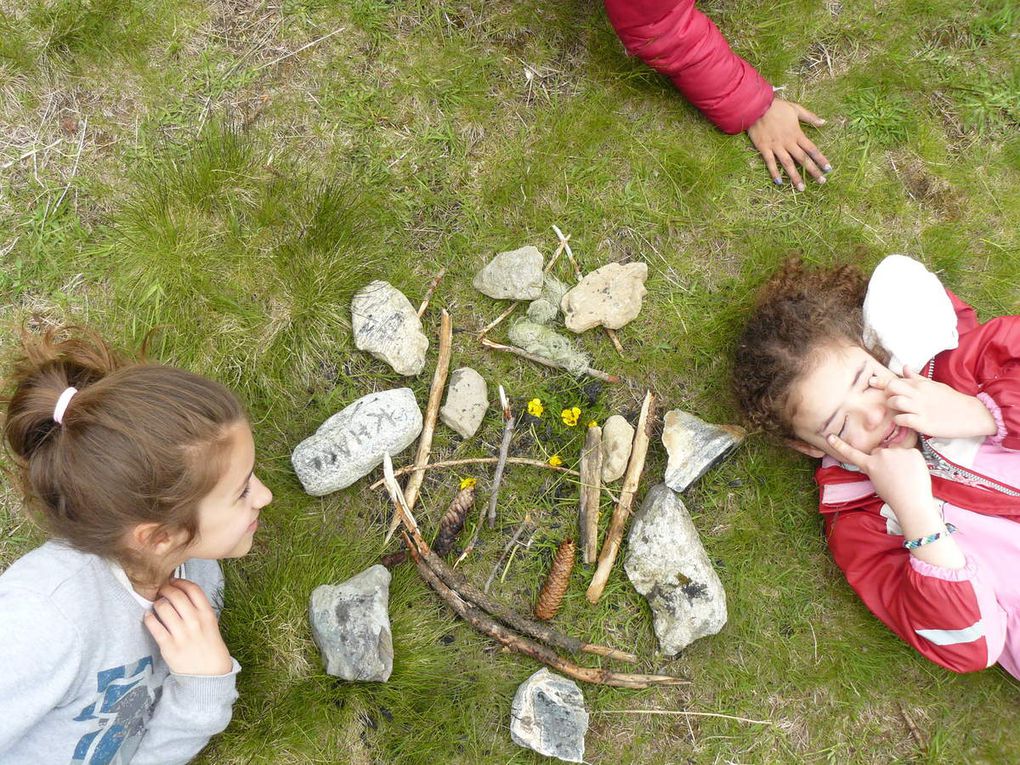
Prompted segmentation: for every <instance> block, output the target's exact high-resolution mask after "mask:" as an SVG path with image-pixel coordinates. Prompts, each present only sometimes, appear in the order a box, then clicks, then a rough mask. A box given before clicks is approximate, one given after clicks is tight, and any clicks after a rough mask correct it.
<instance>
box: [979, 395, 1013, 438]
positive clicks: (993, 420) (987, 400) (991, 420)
mask: <svg viewBox="0 0 1020 765" xmlns="http://www.w3.org/2000/svg"><path fill="white" fill-rule="evenodd" d="M974 398H975V399H976V400H977V401H978V402H979V403H980V404H981V406H980V407H978V409H980V410H981V414H980V416H981V417H982V419H983V420H984V421H985V423H986V426H985V432H982V433H981V434H980V435H982V436H990V437H991V438H992V440H993V441H996V442H999V441H1002V439H1003V438H1005V437H1006V423H1005V422H1004V421H1003V419H1002V410H1001V409H999V405H998V404H996V403H995V399H993V398H992V397H991V396H989V395H988V394H987V393H985V392H984V391H982V392H981V393H978V394H977V395H976V396H974Z"/></svg>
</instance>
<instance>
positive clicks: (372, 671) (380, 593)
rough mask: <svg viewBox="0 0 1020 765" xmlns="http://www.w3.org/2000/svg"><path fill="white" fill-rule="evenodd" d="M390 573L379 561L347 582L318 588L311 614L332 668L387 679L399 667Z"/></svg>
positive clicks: (345, 674) (347, 676) (346, 675)
mask: <svg viewBox="0 0 1020 765" xmlns="http://www.w3.org/2000/svg"><path fill="white" fill-rule="evenodd" d="M389 587H390V572H389V571H387V570H386V567H385V566H380V565H378V564H377V565H375V566H372V567H371V568H369V569H366V570H365V571H362V572H361V573H360V574H358V575H356V576H353V577H351V578H350V579H348V580H347V581H346V582H343V583H342V584H337V585H330V584H323V585H320V586H319V587H316V588H315V589H314V590H312V597H311V602H310V604H309V606H308V618H309V622H310V623H311V627H312V638H313V639H314V640H315V644H316V645H317V646H318V647H319V651H320V652H321V653H322V661H323V664H324V665H325V667H326V673H327V674H330V675H333V676H334V677H342V678H343V679H344V680H357V681H362V682H365V681H371V682H386V681H387V680H388V679H389V677H390V673H391V672H392V671H393V633H392V632H391V631H390V616H389V600H390V590H389Z"/></svg>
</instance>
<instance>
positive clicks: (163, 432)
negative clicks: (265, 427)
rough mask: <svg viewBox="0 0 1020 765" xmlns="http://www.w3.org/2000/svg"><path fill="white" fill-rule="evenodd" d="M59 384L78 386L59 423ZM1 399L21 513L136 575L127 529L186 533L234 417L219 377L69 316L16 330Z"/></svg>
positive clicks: (217, 470) (236, 406)
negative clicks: (62, 325)
mask: <svg viewBox="0 0 1020 765" xmlns="http://www.w3.org/2000/svg"><path fill="white" fill-rule="evenodd" d="M68 387H74V388H77V389H78V392H77V393H75V394H74V396H73V398H72V399H71V401H70V403H69V404H68V407H67V409H66V411H65V413H64V416H63V418H62V422H63V424H58V423H57V422H56V421H54V419H53V411H54V407H55V406H56V403H57V400H58V399H59V397H60V395H61V393H63V391H64V390H65V389H67V388H68ZM2 403H3V404H4V408H5V412H4V422H3V434H4V442H5V445H6V447H7V450H8V452H9V454H10V455H11V457H12V461H13V463H14V466H15V472H16V476H17V479H18V482H19V483H20V485H21V490H22V493H23V495H24V497H25V501H26V505H27V506H28V508H29V510H30V511H31V512H32V514H33V515H34V516H35V517H36V518H37V519H38V520H39V521H40V522H41V524H42V526H43V527H44V528H45V529H46V530H47V532H48V533H49V534H50V535H51V536H53V537H56V538H60V539H63V540H66V541H67V542H69V543H70V544H71V545H73V546H74V547H76V548H78V549H79V550H82V551H84V552H89V553H95V554H97V555H102V556H105V557H108V558H113V559H115V560H117V561H119V562H120V563H121V564H122V565H124V567H125V568H127V569H128V570H129V571H131V572H132V573H133V574H134V575H141V576H143V577H145V576H150V575H153V574H152V561H145V560H142V559H140V558H139V556H138V555H137V554H136V553H134V552H132V550H131V548H130V547H129V546H128V545H127V543H126V542H127V534H128V532H129V531H130V530H131V529H133V528H134V527H135V526H137V525H138V524H142V523H156V524H159V526H160V527H161V528H163V529H166V530H168V531H179V530H184V531H185V532H186V534H187V537H186V539H187V541H188V542H190V541H191V540H192V539H194V536H195V534H196V533H197V530H198V517H197V508H198V503H199V501H200V500H201V499H202V498H203V497H204V496H206V495H207V494H208V493H209V492H210V491H211V490H212V488H213V487H214V486H215V485H216V482H217V481H218V480H219V478H220V476H221V475H222V471H223V470H224V469H225V464H226V463H225V458H226V448H227V446H228V443H229V429H230V427H231V426H232V425H235V424H236V423H239V422H243V421H244V420H245V413H244V410H243V408H242V407H241V404H240V402H238V400H237V398H236V397H235V396H234V395H233V394H232V393H231V392H230V391H228V390H227V389H226V388H225V387H223V386H222V385H220V384H219V383H216V382H213V381H211V380H208V379H206V378H204V377H200V376H199V375H195V374H192V373H190V372H186V371H184V370H181V369H176V368H174V367H168V366H163V365H161V364H156V363H152V362H149V361H147V360H145V359H144V358H136V359H131V358H128V357H125V356H123V355H121V354H118V353H116V352H115V351H113V350H111V349H110V348H109V347H108V346H107V345H106V343H104V342H103V341H102V340H101V339H100V338H98V337H97V336H95V335H93V334H92V333H90V332H88V331H86V330H83V329H80V328H68V329H60V330H49V331H47V332H46V333H44V334H42V335H32V334H29V333H27V332H23V333H22V343H21V348H20V350H19V352H18V354H17V356H16V358H15V359H14V361H13V365H12V371H11V374H10V376H9V378H8V380H7V384H6V390H5V396H4V398H3V400H2ZM186 543H187V542H186ZM142 572H144V573H142Z"/></svg>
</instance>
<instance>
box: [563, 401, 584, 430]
mask: <svg viewBox="0 0 1020 765" xmlns="http://www.w3.org/2000/svg"><path fill="white" fill-rule="evenodd" d="M580 416H581V410H580V409H579V408H578V407H576V406H575V407H572V408H570V409H564V410H563V411H562V412H560V419H561V420H563V424H564V425H569V426H570V427H574V426H575V425H576V424H577V418H578V417H580Z"/></svg>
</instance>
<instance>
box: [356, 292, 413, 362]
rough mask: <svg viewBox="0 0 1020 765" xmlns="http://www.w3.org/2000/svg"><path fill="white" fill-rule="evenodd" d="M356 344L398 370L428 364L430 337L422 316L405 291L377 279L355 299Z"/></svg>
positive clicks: (359, 348) (358, 293) (360, 348)
mask: <svg viewBox="0 0 1020 765" xmlns="http://www.w3.org/2000/svg"><path fill="white" fill-rule="evenodd" d="M351 326H352V328H353V330H354V345H355V346H356V347H357V348H358V350H361V351H368V352H369V353H371V354H372V355H373V356H375V357H376V358H377V359H379V360H380V361H385V362H386V363H387V364H389V365H390V366H391V367H393V370H394V371H395V372H396V373H397V374H401V375H416V374H418V373H419V372H421V370H422V368H423V367H424V366H425V352H426V351H427V350H428V348H429V340H428V338H427V337H425V333H423V332H422V330H421V320H420V319H419V318H418V312H417V311H415V310H414V307H413V306H412V305H411V303H410V301H409V300H408V299H407V298H406V297H404V293H402V292H401V291H400V290H398V289H397V288H396V287H394V286H393V285H391V284H390V283H389V282H384V281H379V280H376V281H374V282H370V283H369V284H367V285H365V286H364V287H362V288H361V289H360V290H358V291H357V293H355V295H354V298H353V299H352V300H351Z"/></svg>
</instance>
